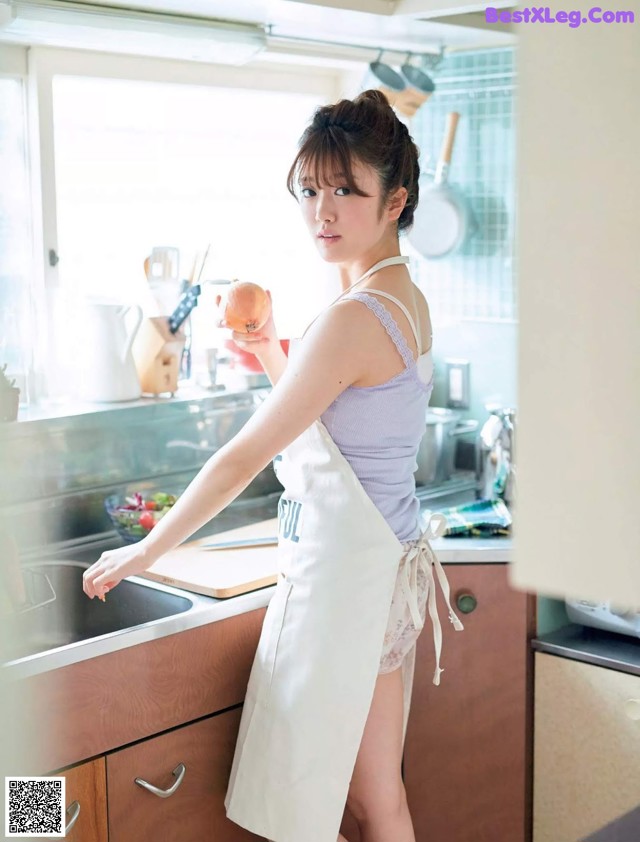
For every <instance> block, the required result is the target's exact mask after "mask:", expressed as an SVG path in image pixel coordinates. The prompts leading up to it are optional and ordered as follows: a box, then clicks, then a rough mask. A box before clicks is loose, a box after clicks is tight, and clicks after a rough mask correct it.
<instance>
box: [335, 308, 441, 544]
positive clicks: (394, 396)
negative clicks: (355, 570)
mask: <svg viewBox="0 0 640 842" xmlns="http://www.w3.org/2000/svg"><path fill="white" fill-rule="evenodd" d="M381 294H382V295H384V293H381ZM389 297H390V298H391V299H392V300H393V301H396V302H397V303H398V304H399V305H400V307H401V308H402V309H405V308H404V307H403V305H402V303H401V302H399V301H397V299H395V298H393V296H389ZM345 298H352V299H355V300H357V301H361V302H362V303H363V304H365V305H366V306H367V307H368V308H369V309H370V310H371V311H372V312H373V313H374V314H375V315H376V316H377V317H378V319H379V320H380V322H381V323H382V325H383V326H384V328H385V330H386V332H387V333H388V334H389V336H390V337H391V339H392V340H393V343H394V345H395V346H396V348H397V349H398V352H399V353H400V355H401V357H402V359H403V361H404V364H405V368H404V370H403V371H401V372H400V373H399V374H397V375H395V376H394V377H392V378H391V379H390V380H387V381H385V382H384V383H380V384H379V385H376V386H348V387H347V388H346V389H345V390H344V392H342V393H341V394H340V395H338V397H337V398H336V400H335V401H334V402H333V403H332V404H331V405H330V406H329V407H327V409H326V410H325V412H324V413H323V414H322V415H321V417H320V418H321V421H322V423H323V424H324V425H325V427H326V428H327V430H328V432H329V434H330V435H331V438H332V439H333V440H334V441H335V443H336V444H337V446H338V448H339V449H340V451H341V453H342V455H343V456H344V457H345V459H346V460H347V461H348V462H349V464H350V465H351V468H352V470H353V472H354V473H355V475H356V476H357V477H358V479H359V480H360V483H361V484H362V486H363V488H364V490H365V491H366V492H367V494H368V495H369V497H370V498H371V500H372V501H373V503H374V504H375V505H376V506H377V508H378V509H379V511H380V513H381V514H382V515H383V517H384V518H385V520H386V521H387V523H388V524H389V526H390V528H391V529H392V530H393V532H394V533H395V535H396V537H397V538H398V540H399V541H402V542H405V541H410V540H413V539H414V538H417V537H418V536H419V534H420V522H419V510H420V503H419V501H418V498H417V497H416V494H415V489H416V485H415V477H414V471H415V470H417V467H418V465H417V462H416V456H417V453H418V446H419V444H420V440H421V439H422V436H423V435H424V433H425V429H426V414H427V407H428V405H429V399H430V397H431V393H432V391H433V361H432V352H431V348H430V349H429V350H428V351H426V352H425V353H424V354H421V355H420V356H419V357H418V360H417V361H416V360H414V359H413V354H412V353H411V349H410V348H409V346H408V345H407V342H406V340H405V338H404V336H403V334H402V331H401V330H400V328H399V327H398V324H397V322H396V321H395V319H394V318H393V316H392V315H391V313H390V312H389V311H388V310H387V308H386V307H384V306H383V305H382V304H381V303H380V301H378V299H377V298H375V297H374V296H373V295H370V294H369V293H366V292H352V293H349V294H347V295H343V296H342V297H341V300H342V301H344V299H345ZM405 312H406V310H405ZM409 320H410V323H411V327H412V330H413V332H414V334H415V335H416V338H417V339H418V344H419V338H418V335H417V331H416V329H415V327H414V325H413V320H412V319H411V317H410V316H409ZM425 373H426V376H430V380H429V381H428V382H425V380H424V379H422V378H421V377H420V374H423V376H424V374H425Z"/></svg>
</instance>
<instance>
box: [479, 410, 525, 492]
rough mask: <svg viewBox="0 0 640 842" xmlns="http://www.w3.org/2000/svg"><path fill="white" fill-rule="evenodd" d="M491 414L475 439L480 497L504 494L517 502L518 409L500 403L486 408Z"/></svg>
mask: <svg viewBox="0 0 640 842" xmlns="http://www.w3.org/2000/svg"><path fill="white" fill-rule="evenodd" d="M485 408H486V409H487V410H488V411H489V412H490V413H491V414H490V416H489V418H488V419H487V420H486V421H485V423H484V424H483V426H482V430H481V431H480V435H479V436H478V439H477V441H476V475H477V480H478V491H479V493H480V496H481V497H484V498H486V499H497V498H498V497H501V498H502V499H503V500H504V501H505V503H507V505H509V506H513V505H514V504H515V491H516V489H515V465H514V449H515V414H516V411H515V409H512V408H504V407H501V406H498V405H497V404H487V405H486V407H485Z"/></svg>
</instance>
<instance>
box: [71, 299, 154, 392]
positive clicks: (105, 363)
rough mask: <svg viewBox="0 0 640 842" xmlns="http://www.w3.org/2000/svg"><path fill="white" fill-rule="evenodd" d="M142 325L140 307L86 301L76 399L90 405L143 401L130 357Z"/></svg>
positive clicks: (78, 328) (79, 327)
mask: <svg viewBox="0 0 640 842" xmlns="http://www.w3.org/2000/svg"><path fill="white" fill-rule="evenodd" d="M141 322H142V310H141V309H140V307H139V306H138V305H137V304H116V303H112V302H101V301H89V300H88V301H86V302H84V303H83V304H82V305H81V309H80V314H79V319H78V324H77V325H76V327H75V330H76V331H77V334H78V336H77V339H78V347H79V349H81V353H79V354H78V358H77V364H78V379H77V396H78V397H80V398H83V399H84V400H91V401H100V402H102V401H105V402H109V401H131V400H136V398H139V397H140V381H139V380H138V374H137V372H136V366H135V362H134V359H133V355H132V353H131V348H132V345H133V341H134V339H135V338H136V335H137V333H138V330H139V328H140V324H141Z"/></svg>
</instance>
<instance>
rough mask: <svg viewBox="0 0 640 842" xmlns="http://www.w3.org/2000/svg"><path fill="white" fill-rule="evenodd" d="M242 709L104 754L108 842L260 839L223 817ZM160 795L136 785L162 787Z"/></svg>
mask: <svg viewBox="0 0 640 842" xmlns="http://www.w3.org/2000/svg"><path fill="white" fill-rule="evenodd" d="M241 712H242V709H241V708H235V709H233V710H230V711H227V712H226V713H220V714H217V715H215V716H211V717H208V718H207V719H203V720H200V721H199V722H194V723H193V724H191V725H185V726H183V727H181V728H177V729H175V730H174V731H169V732H168V733H166V734H161V735H159V736H157V737H152V738H151V739H148V740H144V741H142V742H140V743H138V744H136V745H133V746H129V747H128V748H124V749H121V750H120V751H116V752H114V753H113V754H110V755H108V757H107V787H108V791H109V842H158V841H159V840H162V842H205V840H211V842H214V840H215V842H250V840H260V839H261V837H259V836H256V835H255V834H253V833H249V832H248V831H247V830H244V829H243V828H241V827H239V826H238V825H237V824H234V823H233V822H232V821H230V820H229V819H227V817H226V814H225V809H224V797H225V794H226V791H227V784H228V781H229V775H230V772H231V764H232V760H233V753H234V748H235V744H236V739H237V735H238V728H239V726H240V715H241ZM179 764H183V765H184V767H185V771H184V777H183V779H182V782H181V783H180V785H179V786H178V787H177V788H176V790H175V792H174V794H173V795H170V796H169V797H167V798H161V797H158V796H157V795H154V794H152V793H151V792H148V791H147V790H146V789H144V788H142V787H141V786H139V785H138V784H136V783H135V779H136V778H141V779H142V780H144V781H147V782H148V783H150V784H153V785H154V786H156V787H158V788H159V789H162V790H167V789H169V788H170V787H172V786H173V785H174V784H176V782H177V777H176V776H174V775H173V774H172V772H173V770H174V769H176V768H177V767H178V766H179Z"/></svg>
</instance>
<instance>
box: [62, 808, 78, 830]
mask: <svg viewBox="0 0 640 842" xmlns="http://www.w3.org/2000/svg"><path fill="white" fill-rule="evenodd" d="M79 815H80V802H79V801H72V802H71V804H69V806H68V807H67V817H68V819H69V824H68V825H67V826H66V827H65V829H64V835H65V836H67V834H68V833H69V831H70V830H71V828H72V827H73V826H74V824H75V823H76V822H77V821H78V816H79Z"/></svg>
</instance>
